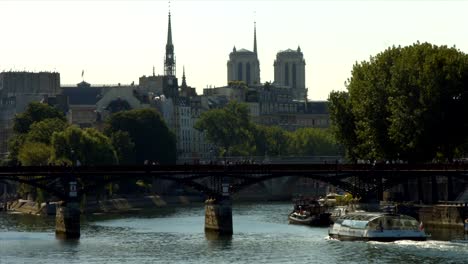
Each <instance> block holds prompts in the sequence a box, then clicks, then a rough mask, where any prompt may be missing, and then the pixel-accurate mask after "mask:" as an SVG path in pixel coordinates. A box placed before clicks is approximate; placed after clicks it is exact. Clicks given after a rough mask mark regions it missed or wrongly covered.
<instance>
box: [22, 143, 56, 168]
mask: <svg viewBox="0 0 468 264" xmlns="http://www.w3.org/2000/svg"><path fill="white" fill-rule="evenodd" d="M51 156H52V148H51V147H50V146H49V145H46V144H44V143H40V142H26V143H24V144H23V145H22V146H21V148H20V150H19V153H18V159H19V161H20V162H21V164H22V165H24V166H38V165H47V164H48V163H49V159H50V157H51Z"/></svg>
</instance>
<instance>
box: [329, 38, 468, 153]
mask: <svg viewBox="0 0 468 264" xmlns="http://www.w3.org/2000/svg"><path fill="white" fill-rule="evenodd" d="M347 90H348V91H347V92H332V93H331V94H330V97H329V102H330V115H331V120H332V122H333V125H334V132H335V135H336V137H337V139H338V140H339V142H340V143H342V144H343V145H344V146H345V147H346V149H347V153H348V155H349V156H350V157H354V158H364V159H405V160H408V161H412V162H421V161H429V160H432V159H434V158H436V157H441V158H443V159H448V160H452V159H453V157H454V156H456V155H458V154H460V153H461V152H463V149H462V145H463V144H464V143H466V142H467V135H468V133H467V132H468V122H467V121H466V120H464V119H460V117H461V116H466V115H467V114H468V107H466V105H467V103H468V94H467V92H468V56H467V55H466V54H464V53H463V52H461V51H459V50H457V49H456V48H448V47H446V46H436V45H431V44H429V43H415V44H413V45H411V46H407V47H390V48H388V49H387V50H385V51H383V52H381V53H379V54H377V55H376V56H374V57H371V58H370V60H369V61H363V62H360V63H356V64H355V65H354V66H353V70H352V73H351V78H350V79H349V80H348V82H347Z"/></svg>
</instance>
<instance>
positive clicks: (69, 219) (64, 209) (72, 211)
mask: <svg viewBox="0 0 468 264" xmlns="http://www.w3.org/2000/svg"><path fill="white" fill-rule="evenodd" d="M67 187H68V193H67V194H68V199H66V201H61V202H60V203H58V204H57V209H56V214H55V236H56V237H57V238H59V239H79V238H80V234H81V233H80V217H81V211H80V203H79V200H78V188H77V181H76V180H73V179H72V180H70V181H69V182H68V186H67Z"/></svg>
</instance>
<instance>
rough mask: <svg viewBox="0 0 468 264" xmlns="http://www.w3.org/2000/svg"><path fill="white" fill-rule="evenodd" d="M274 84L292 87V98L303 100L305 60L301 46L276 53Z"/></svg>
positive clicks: (305, 93)
mask: <svg viewBox="0 0 468 264" xmlns="http://www.w3.org/2000/svg"><path fill="white" fill-rule="evenodd" d="M274 67H275V82H274V83H275V84H276V85H280V86H287V87H290V88H291V89H292V92H293V99H295V100H304V98H306V96H307V90H306V87H305V60H304V55H303V54H302V51H301V48H300V47H297V50H292V49H287V50H284V51H280V52H278V53H277V54H276V60H275V63H274Z"/></svg>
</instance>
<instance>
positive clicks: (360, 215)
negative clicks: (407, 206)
mask: <svg viewBox="0 0 468 264" xmlns="http://www.w3.org/2000/svg"><path fill="white" fill-rule="evenodd" d="M383 216H393V217H396V218H403V219H411V220H415V219H414V218H413V217H411V216H407V215H402V214H390V213H381V212H354V213H349V214H346V215H344V216H342V217H340V219H341V220H357V221H368V222H370V221H372V220H374V219H377V218H380V217H383Z"/></svg>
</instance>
